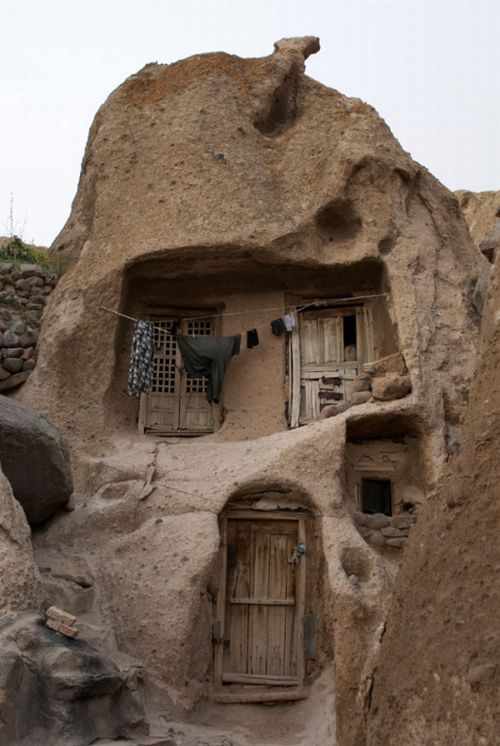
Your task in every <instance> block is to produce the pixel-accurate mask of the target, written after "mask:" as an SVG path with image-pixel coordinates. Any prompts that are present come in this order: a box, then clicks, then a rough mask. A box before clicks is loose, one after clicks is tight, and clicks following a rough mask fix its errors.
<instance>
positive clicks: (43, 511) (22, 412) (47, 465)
mask: <svg viewBox="0 0 500 746" xmlns="http://www.w3.org/2000/svg"><path fill="white" fill-rule="evenodd" d="M0 463H1V465H2V469H3V472H4V474H5V476H6V477H7V479H8V480H9V482H10V484H11V486H12V491H13V492H14V497H16V499H17V500H18V501H19V502H20V503H21V505H22V506H23V508H24V512H25V513H26V517H27V518H28V521H29V522H30V523H32V524H33V523H41V522H42V521H45V520H46V519H47V518H50V516H51V515H52V514H53V513H54V512H55V511H56V510H57V509H58V508H59V507H60V506H61V505H64V503H66V502H67V500H68V498H69V497H70V495H71V493H72V492H73V479H72V475H71V466H70V460H69V453H68V449H67V447H66V444H65V443H64V441H63V439H62V438H61V436H60V435H59V432H58V431H57V430H56V428H55V427H54V426H53V425H51V424H50V422H49V421H48V420H47V419H46V418H45V417H43V416H42V415H41V414H38V412H35V410H33V409H31V407H28V406H26V404H22V403H21V402H18V401H14V400H12V399H8V398H7V397H5V396H0Z"/></svg>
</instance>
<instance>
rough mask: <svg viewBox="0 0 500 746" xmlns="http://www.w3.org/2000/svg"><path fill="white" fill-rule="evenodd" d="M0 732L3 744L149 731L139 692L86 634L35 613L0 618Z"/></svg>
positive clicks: (83, 742) (81, 743) (83, 744)
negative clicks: (70, 634)
mask: <svg viewBox="0 0 500 746" xmlns="http://www.w3.org/2000/svg"><path fill="white" fill-rule="evenodd" d="M0 640H1V650H2V654H1V657H0V713H1V724H0V739H1V741H2V743H3V744H5V746H42V745H43V744H46V743H60V744H63V743H64V744H65V745H66V744H67V746H87V744H89V743H92V742H93V741H95V740H96V739H98V738H109V739H115V738H118V737H120V736H122V737H125V736H127V735H129V734H130V733H133V732H138V733H140V732H144V724H143V721H144V710H143V707H142V701H141V697H140V695H139V693H138V691H137V690H136V689H135V688H134V686H133V684H132V683H131V682H127V680H126V677H125V676H124V674H122V673H121V672H120V671H119V669H118V668H117V667H116V666H115V665H114V664H113V663H111V662H110V661H109V660H107V659H106V658H105V657H103V656H102V655H100V654H99V653H98V652H97V651H96V650H95V649H93V648H91V647H90V646H89V645H87V644H86V643H85V642H81V641H78V640H68V639H66V638H64V637H62V636H61V635H58V634H57V632H53V631H51V630H49V629H47V628H46V627H45V625H44V623H43V620H42V618H41V617H40V616H38V615H36V614H27V613H26V614H17V615H10V616H7V617H5V618H4V619H3V620H2V621H1V622H0Z"/></svg>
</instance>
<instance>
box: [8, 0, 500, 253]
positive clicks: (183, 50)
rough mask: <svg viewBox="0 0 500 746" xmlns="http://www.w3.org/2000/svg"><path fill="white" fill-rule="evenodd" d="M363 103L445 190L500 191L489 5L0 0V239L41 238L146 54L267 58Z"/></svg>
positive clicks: (66, 207)
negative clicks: (293, 57)
mask: <svg viewBox="0 0 500 746" xmlns="http://www.w3.org/2000/svg"><path fill="white" fill-rule="evenodd" d="M310 34H311V35H316V36H319V37H320V39H321V51H320V52H319V53H318V54H316V55H314V56H313V57H310V58H309V60H308V63H307V73H308V74H309V75H310V76H311V77H313V78H316V79H317V80H319V81H321V82H322V83H325V84H326V85H329V86H331V87H333V88H336V89H338V90H340V91H342V93H345V94H347V95H349V96H357V97H359V98H362V99H364V100H365V101H367V102H368V103H370V104H372V105H373V106H375V108H376V109H377V110H378V112H379V113H380V114H381V116H383V117H384V119H385V120H386V122H387V123H388V124H389V126H390V127H391V129H392V131H393V132H394V134H395V135H396V137H397V138H398V139H399V141H400V143H401V145H402V146H403V148H404V149H405V150H408V151H409V152H410V153H411V155H412V156H413V158H415V159H416V160H417V161H419V162H420V163H422V164H424V165H425V166H427V168H429V169H430V171H432V172H433V173H434V174H435V176H437V177H438V178H439V179H440V180H441V181H442V182H443V183H444V184H445V185H446V186H447V187H449V188H450V189H459V188H465V189H471V190H473V191H484V190H489V189H499V188H500V155H499V152H500V148H499V147H498V137H499V133H500V121H499V120H500V116H499V112H500V96H499V93H498V87H499V83H500V66H499V64H498V63H499V60H500V2H499V0H176V1H172V0H0V92H1V103H2V113H1V115H0V234H5V233H8V232H9V208H10V202H11V195H13V208H14V210H13V212H14V226H13V227H14V232H17V233H21V234H22V236H23V238H24V239H25V240H27V241H31V240H35V241H36V242H37V243H41V244H50V243H51V242H52V240H53V239H54V238H55V236H56V234H57V233H58V232H59V230H60V229H61V227H62V226H63V224H64V222H65V220H66V218H67V217H68V215H69V212H70V207H71V201H72V199H73V197H74V195H75V191H76V186H77V181H78V177H79V171H80V163H81V159H82V156H83V150H84V146H85V142H86V138H87V133H88V129H89V126H90V124H91V122H92V118H93V116H94V114H95V112H96V111H97V108H98V107H99V105H100V104H101V103H102V102H103V101H104V99H105V98H106V97H107V96H108V94H109V93H110V92H111V91H112V90H113V89H114V88H115V87H116V86H117V85H119V84H120V83H121V82H122V81H123V80H124V79H125V78H126V77H127V76H128V75H131V74H132V73H134V72H136V71H137V70H139V69H140V68H141V67H142V66H143V65H144V64H145V63H147V62H153V61H157V62H162V63H168V62H174V61H175V60H178V59H181V58H183V57H187V56H189V55H191V54H196V53H200V52H210V51H219V50H223V51H226V52H230V53H234V54H238V55H240V56H242V57H258V56H264V55H267V54H270V53H271V52H272V49H273V42H274V41H275V40H277V39H280V38H283V37H285V36H304V35H310Z"/></svg>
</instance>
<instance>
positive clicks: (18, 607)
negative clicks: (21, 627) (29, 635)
mask: <svg viewBox="0 0 500 746" xmlns="http://www.w3.org/2000/svg"><path fill="white" fill-rule="evenodd" d="M0 528H1V532H0V577H1V578H2V590H1V595H0V617H1V616H4V615H5V614H8V613H10V612H13V611H24V610H26V609H33V608H37V607H38V606H39V604H40V603H41V601H42V585H41V581H40V575H39V573H38V569H37V566H36V564H35V561H34V558H33V548H32V546H31V531H30V528H29V526H28V523H27V521H26V516H25V514H24V512H23V509H22V508H21V506H20V505H19V503H18V502H17V500H15V499H14V496H13V494H12V490H11V488H10V484H9V482H8V481H7V479H6V478H5V476H4V475H3V473H2V471H1V470H0Z"/></svg>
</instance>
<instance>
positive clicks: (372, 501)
mask: <svg viewBox="0 0 500 746" xmlns="http://www.w3.org/2000/svg"><path fill="white" fill-rule="evenodd" d="M361 509H362V511H363V513H384V514H385V515H392V494H391V482H390V480H389V479H362V480H361Z"/></svg>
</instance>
